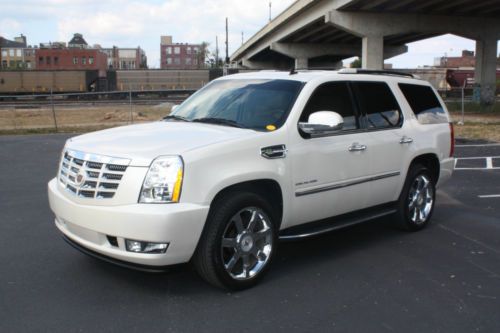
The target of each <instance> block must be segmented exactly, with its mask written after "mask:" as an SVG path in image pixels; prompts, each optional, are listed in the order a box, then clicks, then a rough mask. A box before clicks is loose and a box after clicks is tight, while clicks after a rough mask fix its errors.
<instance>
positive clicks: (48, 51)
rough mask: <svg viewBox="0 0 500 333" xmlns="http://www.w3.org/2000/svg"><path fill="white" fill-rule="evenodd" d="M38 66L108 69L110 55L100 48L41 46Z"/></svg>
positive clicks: (54, 68)
mask: <svg viewBox="0 0 500 333" xmlns="http://www.w3.org/2000/svg"><path fill="white" fill-rule="evenodd" d="M35 56H36V68H37V69H40V70H47V69H52V70H58V69H59V70H76V69H89V70H100V71H103V72H104V71H106V69H107V67H108V56H107V55H106V54H105V53H104V52H101V50H99V49H77V48H72V49H71V48H64V49H62V48H39V49H37V50H36V55H35Z"/></svg>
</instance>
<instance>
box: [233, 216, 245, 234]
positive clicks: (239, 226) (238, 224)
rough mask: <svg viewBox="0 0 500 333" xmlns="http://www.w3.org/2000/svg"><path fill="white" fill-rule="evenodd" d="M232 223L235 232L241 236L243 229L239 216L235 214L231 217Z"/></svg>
mask: <svg viewBox="0 0 500 333" xmlns="http://www.w3.org/2000/svg"><path fill="white" fill-rule="evenodd" d="M233 223H234V225H235V227H236V231H237V232H238V234H241V233H242V232H243V231H244V230H245V229H244V227H243V220H242V219H241V215H240V214H237V215H235V216H234V217H233Z"/></svg>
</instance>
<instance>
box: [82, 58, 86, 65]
mask: <svg viewBox="0 0 500 333" xmlns="http://www.w3.org/2000/svg"><path fill="white" fill-rule="evenodd" d="M86 64H87V58H85V57H82V65H86Z"/></svg>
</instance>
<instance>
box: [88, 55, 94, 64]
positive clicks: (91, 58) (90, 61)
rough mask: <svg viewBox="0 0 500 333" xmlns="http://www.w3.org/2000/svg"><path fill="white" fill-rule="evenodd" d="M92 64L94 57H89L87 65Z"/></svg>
mask: <svg viewBox="0 0 500 333" xmlns="http://www.w3.org/2000/svg"><path fill="white" fill-rule="evenodd" d="M92 64H94V57H89V65H92Z"/></svg>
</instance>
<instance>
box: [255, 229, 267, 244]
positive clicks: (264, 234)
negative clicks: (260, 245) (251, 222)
mask: <svg viewBox="0 0 500 333" xmlns="http://www.w3.org/2000/svg"><path fill="white" fill-rule="evenodd" d="M269 235H271V229H265V230H261V231H259V232H256V233H254V239H255V241H256V242H257V241H259V240H261V239H263V238H266V237H267V236H269Z"/></svg>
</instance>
